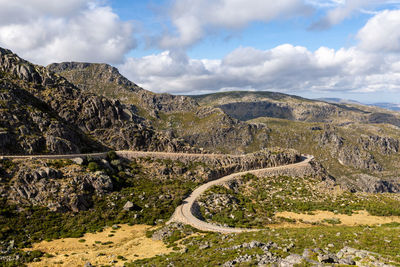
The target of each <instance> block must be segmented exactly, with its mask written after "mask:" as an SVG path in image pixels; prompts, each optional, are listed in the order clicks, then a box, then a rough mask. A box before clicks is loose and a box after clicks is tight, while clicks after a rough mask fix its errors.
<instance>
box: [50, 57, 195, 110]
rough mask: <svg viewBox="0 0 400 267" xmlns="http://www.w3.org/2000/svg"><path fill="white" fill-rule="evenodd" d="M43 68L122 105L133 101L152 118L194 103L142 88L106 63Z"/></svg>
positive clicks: (55, 65) (57, 64) (187, 107)
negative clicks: (160, 113) (159, 113)
mask: <svg viewBox="0 0 400 267" xmlns="http://www.w3.org/2000/svg"><path fill="white" fill-rule="evenodd" d="M47 68H48V69H49V70H50V71H54V72H56V73H59V74H60V75H62V76H63V77H65V78H66V79H68V80H69V81H70V82H72V83H74V84H75V85H77V86H78V87H79V88H81V89H83V90H86V91H89V92H92V93H94V94H97V95H103V96H106V97H108V98H113V99H118V100H120V101H121V102H123V103H126V104H135V105H136V106H137V107H139V108H141V109H143V110H145V111H146V112H147V113H149V115H151V116H153V117H154V116H155V117H157V116H158V112H165V113H170V112H185V111H192V110H194V109H196V108H197V106H198V104H197V103H196V101H195V100H193V99H192V98H190V97H186V96H175V95H170V94H155V93H152V92H150V91H147V90H144V89H143V88H141V87H139V86H138V85H136V84H135V83H133V82H131V81H129V80H128V79H126V78H125V77H124V76H122V75H121V74H120V73H119V71H118V70H117V69H116V68H115V67H112V66H110V65H108V64H95V63H79V62H63V63H53V64H50V65H49V66H47Z"/></svg>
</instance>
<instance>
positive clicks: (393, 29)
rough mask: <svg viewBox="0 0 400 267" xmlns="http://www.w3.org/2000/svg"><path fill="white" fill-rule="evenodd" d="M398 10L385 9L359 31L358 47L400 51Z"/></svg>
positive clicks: (399, 16)
mask: <svg viewBox="0 0 400 267" xmlns="http://www.w3.org/2000/svg"><path fill="white" fill-rule="evenodd" d="M399 29H400V10H385V11H382V12H380V13H379V14H377V15H376V16H374V17H373V18H371V19H370V20H369V21H368V22H367V24H366V25H365V26H364V27H363V28H362V29H361V30H360V31H359V33H358V34H357V38H358V39H359V40H360V47H361V48H363V49H365V50H368V51H374V52H400V31H399Z"/></svg>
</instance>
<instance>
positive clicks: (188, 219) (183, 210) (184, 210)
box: [0, 150, 314, 233]
mask: <svg viewBox="0 0 400 267" xmlns="http://www.w3.org/2000/svg"><path fill="white" fill-rule="evenodd" d="M115 152H116V153H117V155H118V156H120V157H125V158H137V157H158V158H164V159H166V158H173V159H176V158H177V157H189V158H194V159H195V158H197V159H201V158H220V157H225V156H227V155H224V154H193V153H170V152H147V151H127V150H121V151H115ZM106 156H107V152H100V153H88V154H66V155H26V156H18V155H10V156H8V155H4V156H0V159H3V158H8V159H73V158H77V157H92V158H105V157H106ZM229 156H232V157H243V156H245V155H229ZM313 158H314V157H313V156H310V155H305V157H304V158H303V161H301V162H298V163H293V164H289V165H283V166H278V167H270V168H264V169H257V170H249V171H244V172H238V173H233V174H231V175H228V176H224V177H222V178H220V179H217V180H213V181H211V182H208V183H206V184H203V185H201V186H199V187H198V188H196V189H195V190H194V191H193V192H192V193H191V194H190V196H189V197H187V198H186V199H185V200H184V201H183V204H182V205H180V206H178V207H177V208H176V210H175V212H174V214H173V215H172V217H171V219H170V220H169V221H168V223H170V222H182V223H185V224H189V225H191V226H193V227H195V228H197V229H199V230H202V231H211V232H219V233H241V232H250V231H260V230H262V229H247V228H232V227H224V226H219V225H216V224H212V223H207V222H205V221H202V220H199V219H198V218H197V217H196V216H195V215H194V214H193V211H194V203H195V202H196V200H197V199H198V198H199V197H200V195H201V194H203V193H204V192H205V191H206V190H207V189H209V188H210V187H212V186H214V185H221V184H224V183H226V182H228V181H231V180H235V179H238V178H240V177H241V176H242V175H245V174H246V173H251V174H254V175H260V174H261V175H262V174H263V173H266V172H268V171H277V170H284V169H288V168H289V169H295V168H301V167H304V166H307V164H308V163H309V162H310V161H311V160H312V159H313Z"/></svg>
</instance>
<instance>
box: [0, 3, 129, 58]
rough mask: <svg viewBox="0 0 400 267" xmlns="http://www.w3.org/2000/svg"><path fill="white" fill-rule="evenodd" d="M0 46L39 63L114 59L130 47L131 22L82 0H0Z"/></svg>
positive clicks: (109, 9)
mask: <svg viewBox="0 0 400 267" xmlns="http://www.w3.org/2000/svg"><path fill="white" fill-rule="evenodd" d="M0 3H1V6H2V9H1V11H0V17H1V18H0V46H3V47H5V48H9V49H12V50H13V51H14V52H16V53H18V54H19V55H20V56H22V57H24V58H26V59H28V60H31V61H33V62H35V63H39V64H44V65H45V64H48V63H52V62H58V61H91V62H108V63H120V62H122V60H123V58H124V55H125V54H126V53H127V52H128V51H130V50H131V49H132V48H134V46H135V41H134V39H133V26H132V25H131V24H130V23H127V22H123V21H121V20H120V19H119V17H118V15H117V14H115V13H114V12H113V11H112V9H111V8H110V7H107V6H99V5H97V4H96V3H95V2H91V1H88V0H72V1H63V2H60V1H53V0H19V1H4V0H0Z"/></svg>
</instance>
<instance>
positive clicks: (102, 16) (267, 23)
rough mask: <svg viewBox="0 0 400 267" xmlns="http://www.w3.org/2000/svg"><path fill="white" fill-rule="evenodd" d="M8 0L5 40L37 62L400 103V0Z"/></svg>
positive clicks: (157, 80)
mask: <svg viewBox="0 0 400 267" xmlns="http://www.w3.org/2000/svg"><path fill="white" fill-rule="evenodd" d="M0 1H1V3H2V10H1V11H0V15H1V16H0V17H1V19H0V46H1V47H4V48H6V49H10V50H12V51H13V52H14V53H16V54H18V55H19V56H20V57H22V58H24V59H27V60H29V61H31V62H33V63H35V64H40V65H48V64H50V63H54V62H64V61H80V62H94V63H100V62H104V63H107V64H110V65H112V66H115V67H117V68H118V69H119V71H120V72H121V74H123V75H124V76H126V77H127V78H128V79H130V80H131V81H132V82H135V83H136V84H138V85H140V86H141V87H143V88H144V89H147V90H150V91H153V92H158V93H171V94H181V95H190V94H206V93H215V92H226V91H270V92H280V93H285V94H291V95H298V96H302V97H305V98H311V99H318V98H340V99H346V100H355V101H359V102H361V103H365V104H372V103H381V102H382V103H400V97H399V94H398V93H399V92H400V64H399V63H398V62H400V32H398V30H397V29H398V28H399V27H400V8H399V7H400V1H393V0H391V1H386V0H385V1H376V0H366V1H359V0H319V1H318V0H284V1H281V2H279V3H275V2H272V1H261V0H251V1H242V0H237V1H226V0H218V1H194V0H153V1H123V0H106V1H100V0H99V1H97V0H94V1H93V0H73V1H69V2H68V3H64V2H57V3H55V2H54V1H50V0H34V1H27V0H17V1H13V2H10V1H5V0H0Z"/></svg>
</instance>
